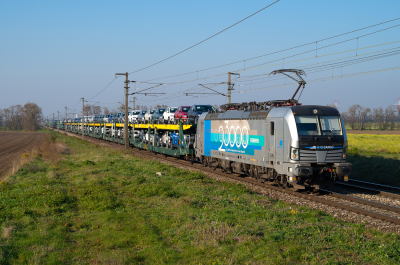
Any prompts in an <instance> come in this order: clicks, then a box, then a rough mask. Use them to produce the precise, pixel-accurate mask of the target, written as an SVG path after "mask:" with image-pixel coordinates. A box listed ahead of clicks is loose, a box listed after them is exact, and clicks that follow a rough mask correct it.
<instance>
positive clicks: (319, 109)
mask: <svg viewBox="0 0 400 265" xmlns="http://www.w3.org/2000/svg"><path fill="white" fill-rule="evenodd" d="M292 111H293V114H295V115H316V114H317V115H329V116H337V115H339V111H338V110H337V109H335V108H332V107H328V106H318V105H302V106H293V107H292Z"/></svg>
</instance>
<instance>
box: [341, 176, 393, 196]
mask: <svg viewBox="0 0 400 265" xmlns="http://www.w3.org/2000/svg"><path fill="white" fill-rule="evenodd" d="M335 185H336V186H338V187H345V188H351V189H356V190H364V191H368V192H370V193H371V194H378V195H381V196H385V197H389V198H394V199H400V188H397V187H391V186H386V185H381V184H376V183H371V182H365V181H360V180H355V179H349V181H348V182H347V183H346V182H337V183H335Z"/></svg>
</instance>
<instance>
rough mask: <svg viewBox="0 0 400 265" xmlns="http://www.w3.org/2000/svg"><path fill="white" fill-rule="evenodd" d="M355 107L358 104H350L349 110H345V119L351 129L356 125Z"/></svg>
mask: <svg viewBox="0 0 400 265" xmlns="http://www.w3.org/2000/svg"><path fill="white" fill-rule="evenodd" d="M357 109H358V105H352V106H350V107H349V110H348V111H347V121H348V123H349V125H350V128H351V129H352V130H355V129H356V126H357Z"/></svg>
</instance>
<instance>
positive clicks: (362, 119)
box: [357, 105, 371, 130]
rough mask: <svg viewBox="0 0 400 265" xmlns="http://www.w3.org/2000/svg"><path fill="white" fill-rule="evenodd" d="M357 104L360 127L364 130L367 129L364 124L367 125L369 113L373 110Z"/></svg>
mask: <svg viewBox="0 0 400 265" xmlns="http://www.w3.org/2000/svg"><path fill="white" fill-rule="evenodd" d="M357 106H358V108H357V115H358V128H359V129H360V130H364V129H365V128H364V126H365V123H366V121H367V119H368V115H369V113H370V112H371V109H370V108H364V107H361V106H360V105H357Z"/></svg>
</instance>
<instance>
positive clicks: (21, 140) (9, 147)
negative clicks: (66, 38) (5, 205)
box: [0, 132, 46, 179]
mask: <svg viewBox="0 0 400 265" xmlns="http://www.w3.org/2000/svg"><path fill="white" fill-rule="evenodd" d="M45 135H46V134H45V133H25V132H0V179H1V178H2V176H4V175H5V173H7V172H8V171H10V170H11V169H12V167H13V163H14V161H18V159H20V157H21V155H22V154H23V153H29V152H31V150H32V149H33V148H34V147H37V146H39V145H40V144H41V143H42V141H43V140H44V137H45Z"/></svg>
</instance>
